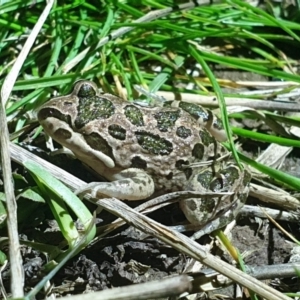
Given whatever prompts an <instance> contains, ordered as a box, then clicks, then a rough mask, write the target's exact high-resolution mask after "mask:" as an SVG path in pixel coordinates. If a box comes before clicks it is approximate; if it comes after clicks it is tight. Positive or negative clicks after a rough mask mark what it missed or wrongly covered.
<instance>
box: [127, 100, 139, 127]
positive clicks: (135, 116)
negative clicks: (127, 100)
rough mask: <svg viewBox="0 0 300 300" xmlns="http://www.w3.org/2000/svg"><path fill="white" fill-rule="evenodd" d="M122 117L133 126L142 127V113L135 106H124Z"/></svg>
mask: <svg viewBox="0 0 300 300" xmlns="http://www.w3.org/2000/svg"><path fill="white" fill-rule="evenodd" d="M124 115H125V117H126V118H127V119H128V120H129V122H130V123H131V124H133V125H135V126H144V119H143V113H142V112H141V110H140V109H139V108H137V107H136V106H135V105H126V106H125V108H124Z"/></svg>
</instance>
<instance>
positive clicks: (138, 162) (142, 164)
mask: <svg viewBox="0 0 300 300" xmlns="http://www.w3.org/2000/svg"><path fill="white" fill-rule="evenodd" d="M130 167H131V168H138V169H143V170H146V169H147V162H146V161H145V160H143V159H142V158H140V157H139V156H134V157H133V158H132V159H131V166H130Z"/></svg>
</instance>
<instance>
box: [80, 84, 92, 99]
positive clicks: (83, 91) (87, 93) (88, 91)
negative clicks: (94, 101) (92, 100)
mask: <svg viewBox="0 0 300 300" xmlns="http://www.w3.org/2000/svg"><path fill="white" fill-rule="evenodd" d="M77 95H78V97H93V96H95V95H96V91H95V89H94V87H93V86H92V85H91V84H89V83H83V84H81V87H80V89H79V91H78V93H77Z"/></svg>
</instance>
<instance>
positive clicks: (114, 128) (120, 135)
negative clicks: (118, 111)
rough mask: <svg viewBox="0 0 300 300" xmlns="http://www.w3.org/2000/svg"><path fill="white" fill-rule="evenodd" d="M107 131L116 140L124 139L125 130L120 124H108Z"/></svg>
mask: <svg viewBox="0 0 300 300" xmlns="http://www.w3.org/2000/svg"><path fill="white" fill-rule="evenodd" d="M108 133H109V134H110V135H111V136H112V137H114V138H115V139H117V140H121V141H124V140H125V139H126V130H125V128H123V127H122V126H120V125H117V124H112V125H109V126H108Z"/></svg>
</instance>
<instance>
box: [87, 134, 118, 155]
mask: <svg viewBox="0 0 300 300" xmlns="http://www.w3.org/2000/svg"><path fill="white" fill-rule="evenodd" d="M83 137H84V139H85V141H86V142H87V144H88V145H89V146H90V147H91V148H92V149H94V150H97V151H100V152H102V153H104V154H105V155H107V156H109V157H110V158H111V159H113V160H114V156H113V152H112V148H111V147H110V146H109V145H108V143H107V141H106V140H105V139H104V138H102V137H101V136H100V135H99V134H98V133H95V132H93V133H91V134H89V135H83Z"/></svg>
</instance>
